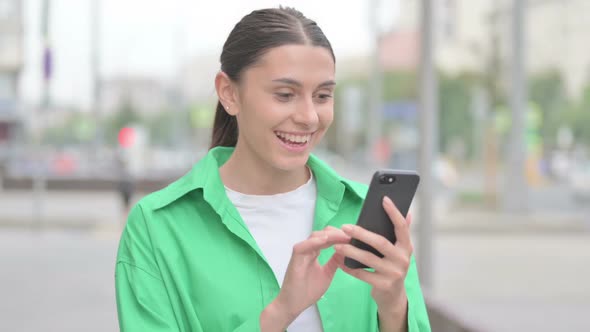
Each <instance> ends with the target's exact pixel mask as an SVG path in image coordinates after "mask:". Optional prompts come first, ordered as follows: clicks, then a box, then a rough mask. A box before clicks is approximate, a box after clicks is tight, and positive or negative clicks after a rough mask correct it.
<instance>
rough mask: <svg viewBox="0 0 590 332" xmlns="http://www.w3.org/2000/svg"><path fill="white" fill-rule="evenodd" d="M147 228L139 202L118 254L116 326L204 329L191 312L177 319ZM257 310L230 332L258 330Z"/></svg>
mask: <svg viewBox="0 0 590 332" xmlns="http://www.w3.org/2000/svg"><path fill="white" fill-rule="evenodd" d="M151 243H152V242H151V239H150V236H149V231H148V228H147V224H146V221H145V217H144V214H143V211H142V208H141V206H140V205H136V206H135V207H134V208H133V209H132V210H131V212H130V213H129V218H128V220H127V225H126V226H125V230H124V232H123V235H122V236H121V241H120V243H119V252H118V254H117V264H116V267H115V289H116V297H117V314H118V318H119V328H120V330H121V331H122V332H128V331H141V332H151V331H158V332H159V331H162V332H164V331H185V330H186V331H191V332H203V331H204V330H203V328H202V327H201V323H200V321H199V319H198V317H196V315H194V314H192V315H191V317H190V318H188V319H187V320H186V322H184V321H183V320H182V321H180V322H179V321H178V320H177V316H176V315H175V313H174V309H173V306H172V304H171V301H170V296H169V293H168V290H167V289H166V285H165V284H164V282H163V281H162V277H161V274H160V270H159V268H158V266H157V264H156V261H155V258H154V254H153V252H154V251H153V248H152V245H151ZM259 331H260V313H258V314H256V315H252V317H250V318H248V319H247V320H246V321H244V322H243V323H242V324H241V325H239V326H238V327H237V328H235V329H234V330H233V332H259Z"/></svg>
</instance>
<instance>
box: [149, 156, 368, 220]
mask: <svg viewBox="0 0 590 332" xmlns="http://www.w3.org/2000/svg"><path fill="white" fill-rule="evenodd" d="M233 151H234V148H233V147H216V148H213V149H211V150H209V152H208V153H207V155H206V156H205V157H204V158H202V159H201V160H200V161H199V162H197V163H196V164H195V165H194V167H193V168H192V170H191V171H189V172H188V173H187V174H186V175H184V176H183V177H181V178H180V179H179V180H177V181H175V182H173V183H172V184H170V185H169V186H168V187H166V188H165V189H164V190H161V191H160V192H158V193H157V195H158V196H160V197H158V200H157V201H158V204H157V205H156V206H154V207H155V209H160V208H163V207H165V206H167V205H169V204H171V203H173V202H174V201H176V200H178V199H180V198H181V197H183V196H184V195H186V194H188V193H190V192H192V191H194V190H202V191H203V195H204V198H205V200H206V201H207V202H208V203H209V204H211V205H213V206H214V207H215V206H219V205H221V204H222V202H223V201H224V200H225V199H226V194H225V188H224V186H223V182H222V181H221V177H220V175H219V167H221V166H222V165H223V164H224V163H225V162H226V161H227V160H228V159H229V157H230V156H231V155H232V153H233ZM307 164H308V166H309V167H310V168H311V170H312V171H313V173H314V176H315V177H316V182H317V188H318V195H319V196H321V197H323V198H325V199H326V200H328V201H329V202H330V203H331V204H335V205H339V203H340V202H341V200H342V197H343V195H344V191H345V190H348V191H350V192H351V193H352V194H354V195H355V196H357V197H358V198H364V196H365V194H366V186H364V185H359V184H357V183H354V182H353V181H349V180H346V179H344V178H343V177H341V176H340V175H338V174H337V173H336V172H335V171H334V170H333V169H332V168H330V167H329V166H328V165H327V164H326V163H324V162H323V161H322V160H320V159H319V158H318V157H316V156H315V155H313V154H311V155H310V157H309V160H308V162H307Z"/></svg>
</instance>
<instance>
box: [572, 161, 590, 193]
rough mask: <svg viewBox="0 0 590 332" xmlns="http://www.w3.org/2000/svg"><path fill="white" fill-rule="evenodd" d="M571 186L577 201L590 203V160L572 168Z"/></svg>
mask: <svg viewBox="0 0 590 332" xmlns="http://www.w3.org/2000/svg"><path fill="white" fill-rule="evenodd" d="M569 184H570V188H571V190H572V194H573V196H574V198H575V199H576V200H577V201H580V202H586V201H590V160H588V161H584V162H579V163H577V164H576V165H575V166H574V167H572V169H571V171H570V175H569Z"/></svg>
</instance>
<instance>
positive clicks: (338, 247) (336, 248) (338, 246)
mask: <svg viewBox="0 0 590 332" xmlns="http://www.w3.org/2000/svg"><path fill="white" fill-rule="evenodd" d="M340 249H342V245H341V244H335V245H334V250H336V251H340Z"/></svg>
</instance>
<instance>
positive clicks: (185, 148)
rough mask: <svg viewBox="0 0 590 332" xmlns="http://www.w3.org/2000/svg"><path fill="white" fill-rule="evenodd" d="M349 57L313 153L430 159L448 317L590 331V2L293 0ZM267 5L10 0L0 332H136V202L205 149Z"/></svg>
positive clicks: (426, 259)
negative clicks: (124, 283) (121, 246)
mask: <svg viewBox="0 0 590 332" xmlns="http://www.w3.org/2000/svg"><path fill="white" fill-rule="evenodd" d="M280 4H282V5H289V6H294V7H295V8H297V9H299V10H301V11H302V12H303V13H304V14H305V15H307V16H308V17H310V18H312V19H314V20H316V21H317V22H318V24H319V25H320V26H321V27H322V29H323V30H324V32H325V33H326V35H327V37H328V38H329V39H330V41H331V43H332V45H333V47H334V50H335V53H336V57H337V81H338V88H337V93H336V106H335V122H334V124H333V126H332V128H331V129H330V131H329V132H328V134H327V136H326V138H325V140H324V142H323V144H322V146H320V147H319V148H318V149H317V151H316V153H317V154H318V155H319V156H320V157H322V158H324V159H326V160H327V161H328V163H329V164H331V165H332V166H333V167H334V168H336V169H337V170H338V171H339V172H340V173H341V174H342V175H344V176H346V177H349V178H351V179H354V180H357V181H360V182H364V183H368V182H369V180H370V177H371V175H372V173H373V171H374V170H375V169H376V168H377V167H388V168H398V169H417V170H419V172H420V173H421V175H422V182H421V187H420V189H419V193H418V196H417V197H416V199H415V201H414V206H413V210H414V215H415V218H414V220H415V223H414V224H413V232H414V233H413V235H414V237H415V238H414V243H415V246H416V255H417V257H418V261H419V269H420V271H419V272H420V274H421V279H422V284H423V287H424V292H425V296H426V299H427V303H428V307H429V311H430V316H431V323H432V327H433V331H590V320H588V319H587V313H588V312H590V283H588V280H590V52H589V48H588V46H587V41H588V40H590V21H589V20H588V13H590V2H589V1H587V0H528V1H525V0H496V1H494V0H347V1H346V2H342V1H336V0H330V1H311V0H301V1H283V2H281V3H280ZM278 5H279V3H276V2H275V1H266V0H250V1H238V0H233V1H231V0H220V1H189V0H166V1H164V0H152V1H140V0H125V1H115V0H0V266H1V268H0V330H2V331H37V330H47V331H74V330H76V331H79V330H83V331H114V330H117V329H118V326H117V318H116V306H115V296H114V262H115V256H116V250H117V245H118V239H119V236H120V232H121V229H122V227H123V226H124V223H125V218H126V213H127V210H126V207H125V204H124V200H123V198H124V196H126V195H131V197H132V199H131V202H132V203H133V202H135V201H137V200H138V199H140V198H141V197H143V196H144V195H146V194H148V193H149V192H152V191H154V190H157V189H159V188H162V187H164V186H166V185H167V184H168V183H170V182H172V181H173V180H174V179H176V178H178V177H180V176H181V175H183V174H184V173H185V172H187V171H188V170H189V169H190V168H191V166H192V165H193V163H194V162H195V161H197V160H198V159H200V158H201V157H202V156H204V154H205V153H206V152H207V148H208V144H209V137H210V127H211V125H212V122H213V114H214V107H215V104H216V102H217V99H216V94H215V90H214V85H213V80H214V76H215V74H216V72H217V71H218V70H219V62H218V57H219V54H220V52H221V48H222V45H223V43H224V41H225V39H226V37H227V35H228V34H229V32H230V30H231V29H232V28H233V26H234V24H235V23H236V22H237V21H238V20H239V19H240V18H241V17H242V16H244V15H245V14H247V13H249V12H250V11H252V10H254V9H258V8H264V7H276V6H278Z"/></svg>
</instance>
